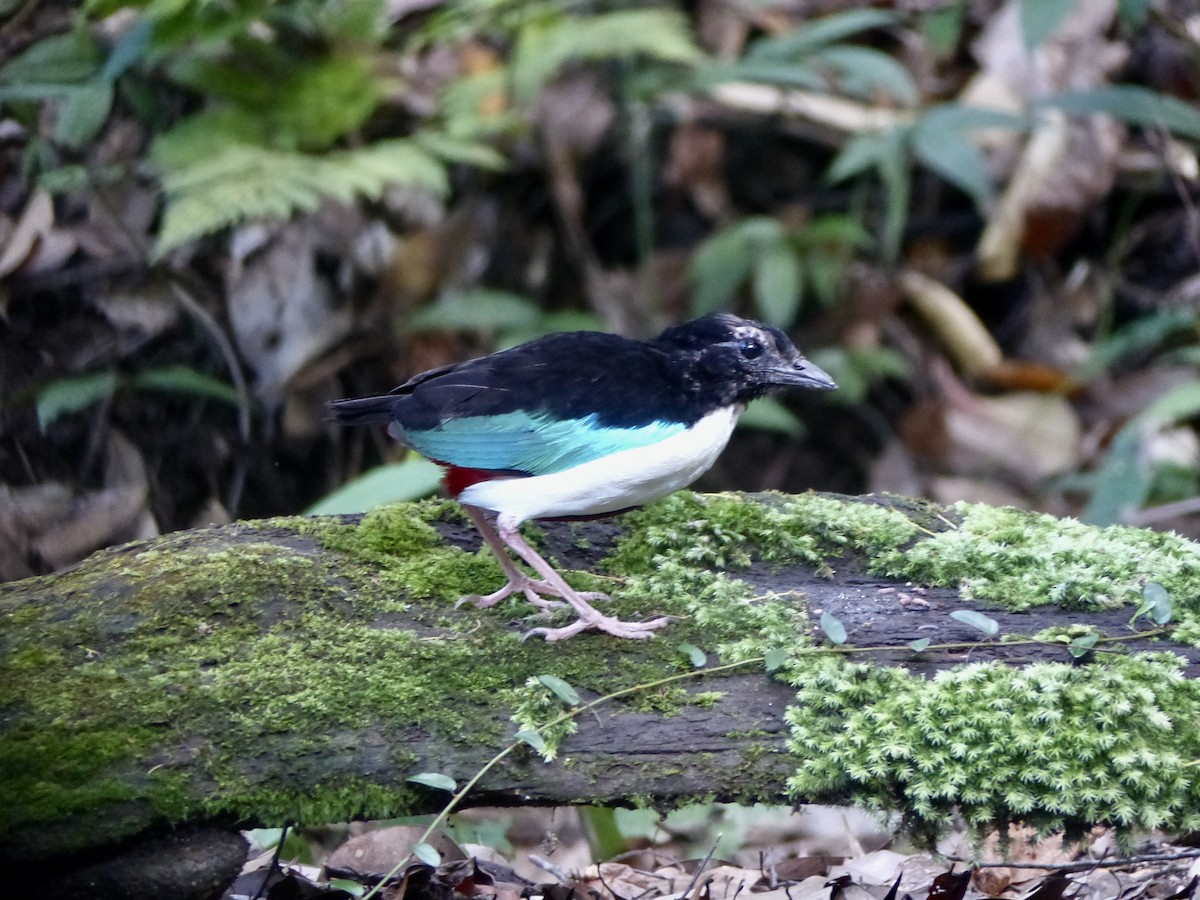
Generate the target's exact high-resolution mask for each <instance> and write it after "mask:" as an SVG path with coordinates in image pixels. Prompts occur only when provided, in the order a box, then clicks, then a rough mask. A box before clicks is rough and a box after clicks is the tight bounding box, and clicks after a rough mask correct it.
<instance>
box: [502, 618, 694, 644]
mask: <svg viewBox="0 0 1200 900" xmlns="http://www.w3.org/2000/svg"><path fill="white" fill-rule="evenodd" d="M673 618H674V617H673V616H659V617H658V618H657V619H650V620H649V621H646V622H623V621H621V620H620V619H616V618H613V617H612V616H598V617H596V618H579V619H576V620H575V621H574V622H572V623H571V624H570V625H564V626H562V627H561V628H542V627H539V628H530V629H529V630H528V631H526V632H525V633H524V634H522V635H521V640H522V641H527V640H529V639H530V638H531V637H540V638H543V639H544V640H547V641H565V640H566V639H567V638H571V637H574V636H575V635H577V634H579V633H580V632H582V631H588V630H595V631H602V632H604V633H605V634H611V635H612V636H613V637H619V638H629V639H631V640H635V641H640V640H646V639H647V638H651V637H654V632H655V631H656V630H657V629H659V628H662V627H663V626H665V625H667V624H668V623H669V622H670V621H671V620H672V619H673Z"/></svg>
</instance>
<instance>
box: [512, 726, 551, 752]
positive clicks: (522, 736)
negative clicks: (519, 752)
mask: <svg viewBox="0 0 1200 900" xmlns="http://www.w3.org/2000/svg"><path fill="white" fill-rule="evenodd" d="M516 739H517V740H518V741H520V742H521V743H522V744H527V745H528V746H530V747H532V748H533V749H534V750H536V751H537V752H538V753H541V754H545V752H546V739H545V738H544V737H542V735H541V732H539V731H535V730H534V729H532V728H522V729H521V730H520V731H518V732H517V734H516Z"/></svg>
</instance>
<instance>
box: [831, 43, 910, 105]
mask: <svg viewBox="0 0 1200 900" xmlns="http://www.w3.org/2000/svg"><path fill="white" fill-rule="evenodd" d="M811 64H812V65H815V66H817V67H819V68H821V69H823V70H829V69H832V70H833V71H832V72H831V73H829V76H828V77H829V78H830V80H832V82H833V84H834V86H835V87H837V88H839V89H840V90H842V91H843V92H845V93H848V94H853V95H856V96H859V97H871V96H874V95H875V94H877V93H887V94H889V95H890V96H892V97H894V98H895V99H896V100H898V101H899V102H900V103H903V104H907V105H912V104H914V103H916V102H917V93H918V92H917V86H916V84H915V83H914V82H913V80H912V76H911V75H909V74H908V69H906V68H904V66H902V65H900V63H898V62H896V60H894V59H892V57H890V56H888V55H887V54H886V53H882V52H880V51H879V50H875V49H872V48H871V47H851V46H839V47H829V48H827V49H825V50H821V51H820V52H818V53H815V54H813V57H812V60H811Z"/></svg>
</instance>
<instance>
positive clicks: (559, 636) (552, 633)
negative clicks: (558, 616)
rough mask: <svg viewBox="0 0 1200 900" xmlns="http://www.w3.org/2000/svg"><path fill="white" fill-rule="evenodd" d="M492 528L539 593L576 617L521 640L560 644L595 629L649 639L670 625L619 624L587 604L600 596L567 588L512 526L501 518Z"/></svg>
mask: <svg viewBox="0 0 1200 900" xmlns="http://www.w3.org/2000/svg"><path fill="white" fill-rule="evenodd" d="M496 525H497V528H498V529H499V537H500V539H501V540H502V541H504V543H506V544H507V545H508V546H509V547H511V548H512V550H513V552H514V553H516V554H517V556H519V557H521V559H523V560H525V562H527V563H528V564H529V565H530V566H531V567H532V568H533V570H534V571H535V572H537V573H538V574H539V575H541V576H542V581H541V582H540V584H541V585H544V587H542V588H541V589H542V590H543V591H544V592H545V593H548V594H553V595H554V596H556V597H562V598H563V599H564V600H566V601H567V602H568V603H570V604H571V606H572V608H574V610H575V612H576V613H578V614H579V618H578V619H577V620H576V621H574V622H572V623H571V624H570V625H565V626H563V627H562V628H533V629H530V630H529V631H528V632H526V634H525V637H530V636H532V635H535V634H536V635H540V636H541V637H543V638H545V639H546V640H548V641H563V640H566V639H567V638H569V637H574V636H575V635H577V634H579V633H580V632H581V631H586V630H588V629H595V630H596V631H603V632H605V633H606V634H611V635H613V636H614V637H623V638H634V639H642V638H648V637H651V636H652V635H653V633H654V630H655V629H656V628H662V627H663V626H664V625H666V624H667V623H668V622H669V621H670V617H668V616H662V617H660V618H657V619H651V620H650V621H648V622H622V621H621V620H620V619H617V618H614V617H612V616H606V615H604V614H603V613H601V612H600V611H599V610H597V609H596V608H595V607H594V606H592V605H591V604H590V603H589V602H588V600H595V599H599V597H603V596H604V595H603V594H600V595H599V597H598V596H597V595H596V594H595V593H593V592H586V593H585V592H581V591H577V590H575V589H574V588H573V587H571V586H570V585H569V584H567V583H566V581H564V580H563V577H562V576H561V575H559V574H558V572H556V571H554V567H553V566H551V565H550V563H548V562H546V560H545V559H543V558H542V557H541V555H540V554H539V553H538V552H537V551H536V550H534V549H533V548H532V547H530V546H529V544H528V543H526V541H525V539H524V538H523V537H521V533H520V531H518V530H517V524H516V523H510V522H506V521H505V520H504V517H503V516H501V517H500V519H499V520H497V522H496Z"/></svg>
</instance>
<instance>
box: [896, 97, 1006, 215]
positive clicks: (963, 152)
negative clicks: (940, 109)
mask: <svg viewBox="0 0 1200 900" xmlns="http://www.w3.org/2000/svg"><path fill="white" fill-rule="evenodd" d="M912 147H913V152H914V153H915V154H916V156H917V159H919V160H920V161H921V162H923V163H924V164H925V165H926V166H928V167H929V168H930V169H932V170H933V171H934V172H937V173H938V174H939V175H941V176H942V177H943V178H945V179H946V180H947V181H949V182H950V183H951V184H953V185H955V186H956V187H958V188H959V189H960V190H962V191H963V192H964V193H966V194H967V195H968V196H970V198H971V199H972V200H973V201H974V202H975V205H976V206H977V207H979V208H980V209H982V208H984V207H986V206H987V204H988V203H989V202H990V201H991V199H992V181H991V176H990V175H989V174H988V168H987V162H986V161H985V160H984V158H983V154H982V153H981V152H980V150H979V148H978V147H976V146H975V145H974V144H972V143H971V142H970V141H968V140H967V139H966V138H965V137H964V136H963V134H962V132H960V131H955V130H952V129H949V128H941V127H937V126H936V121H935V122H934V124H930V120H927V119H923V120H922V121H920V122H918V123H917V126H916V127H915V128H914V129H913V134H912Z"/></svg>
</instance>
